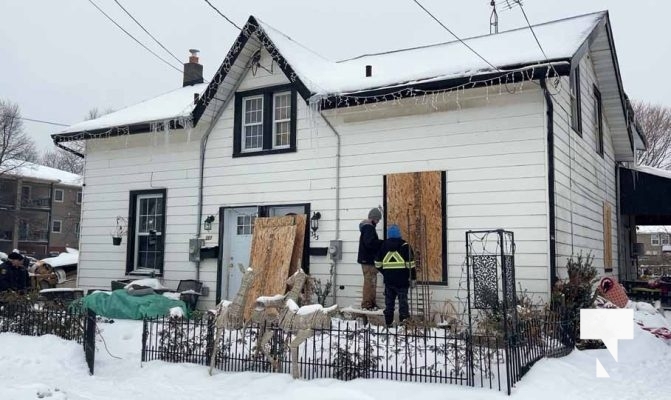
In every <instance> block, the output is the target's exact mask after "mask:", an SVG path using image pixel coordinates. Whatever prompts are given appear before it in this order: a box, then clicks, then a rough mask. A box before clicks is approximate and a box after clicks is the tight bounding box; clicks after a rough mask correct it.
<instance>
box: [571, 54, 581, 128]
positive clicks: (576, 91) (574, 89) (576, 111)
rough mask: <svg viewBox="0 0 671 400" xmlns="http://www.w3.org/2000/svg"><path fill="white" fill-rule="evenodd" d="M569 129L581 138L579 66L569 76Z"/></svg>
mask: <svg viewBox="0 0 671 400" xmlns="http://www.w3.org/2000/svg"><path fill="white" fill-rule="evenodd" d="M571 127H572V128H573V130H574V131H576V132H577V133H578V135H579V136H582V103H581V101H580V66H576V67H575V69H573V74H572V75H571Z"/></svg>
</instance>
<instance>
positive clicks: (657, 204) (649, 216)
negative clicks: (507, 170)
mask: <svg viewBox="0 0 671 400" xmlns="http://www.w3.org/2000/svg"><path fill="white" fill-rule="evenodd" d="M667 174H668V176H666V175H667ZM619 175H620V214H622V215H631V216H634V217H635V219H636V224H637V225H671V201H669V199H671V171H670V172H666V173H665V172H661V171H660V172H659V173H657V172H655V170H654V169H650V168H645V169H643V168H640V167H639V168H638V169H637V168H636V167H634V168H624V167H620V168H619Z"/></svg>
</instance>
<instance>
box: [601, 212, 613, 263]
mask: <svg viewBox="0 0 671 400" xmlns="http://www.w3.org/2000/svg"><path fill="white" fill-rule="evenodd" d="M611 214H612V210H611V206H610V203H608V202H607V201H604V203H603V267H604V271H606V272H609V271H612V270H613V230H612V229H613V225H612V220H611Z"/></svg>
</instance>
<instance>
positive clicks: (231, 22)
mask: <svg viewBox="0 0 671 400" xmlns="http://www.w3.org/2000/svg"><path fill="white" fill-rule="evenodd" d="M205 2H206V3H207V5H208V6H210V7H212V9H213V10H214V11H216V12H217V14H219V15H221V17H222V18H224V19H225V20H226V21H228V23H229V24H231V25H233V26H234V27H236V28H237V29H238V30H239V31H241V30H242V28H240V27H239V26H238V25H236V23H235V22H233V21H232V20H231V19H230V18H228V17H227V16H226V15H224V13H222V12H221V11H219V9H218V8H217V7H215V6H214V4H212V3H210V1H209V0H205Z"/></svg>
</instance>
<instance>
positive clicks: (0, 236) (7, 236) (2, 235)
mask: <svg viewBox="0 0 671 400" xmlns="http://www.w3.org/2000/svg"><path fill="white" fill-rule="evenodd" d="M13 238H14V232H13V231H0V240H12V239H13Z"/></svg>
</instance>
